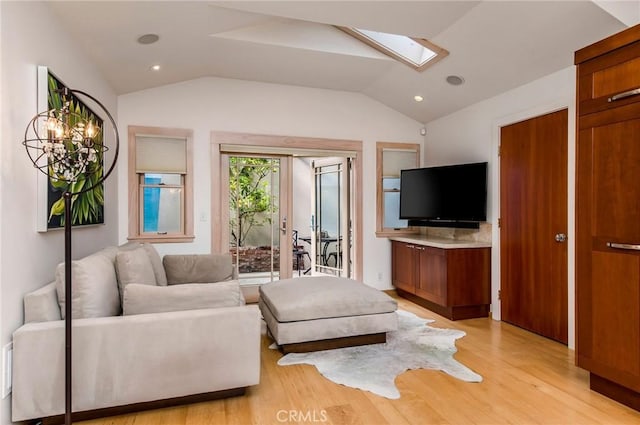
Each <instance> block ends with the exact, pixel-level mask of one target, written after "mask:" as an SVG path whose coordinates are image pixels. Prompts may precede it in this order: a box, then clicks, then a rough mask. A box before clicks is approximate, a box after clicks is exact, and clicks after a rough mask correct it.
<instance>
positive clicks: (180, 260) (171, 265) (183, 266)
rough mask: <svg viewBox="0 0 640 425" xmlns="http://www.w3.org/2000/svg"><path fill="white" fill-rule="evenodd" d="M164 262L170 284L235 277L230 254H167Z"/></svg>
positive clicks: (220, 280) (218, 280) (208, 281)
mask: <svg viewBox="0 0 640 425" xmlns="http://www.w3.org/2000/svg"><path fill="white" fill-rule="evenodd" d="M162 264H164V269H165V272H166V273H167V282H168V284H169V285H176V284H182V283H211V282H222V281H225V280H231V279H233V263H232V261H231V255H230V254H192V255H165V256H164V258H163V259H162Z"/></svg>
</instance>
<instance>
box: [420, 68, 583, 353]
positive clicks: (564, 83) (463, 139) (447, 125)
mask: <svg viewBox="0 0 640 425" xmlns="http://www.w3.org/2000/svg"><path fill="white" fill-rule="evenodd" d="M575 85H576V82H575V68H574V67H569V68H566V69H564V70H562V71H559V72H556V73H554V74H551V75H548V76H546V77H543V78H540V79H539V80H536V81H533V82H531V83H529V84H526V85H524V86H521V87H518V88H516V89H514V90H511V91H508V92H505V93H503V94H501V95H498V96H496V97H493V98H491V99H487V100H485V101H482V102H479V103H476V104H475V105H472V106H469V107H467V108H465V109H462V110H460V111H458V112H455V113H453V114H451V115H448V116H446V117H443V118H440V119H438V120H436V121H432V122H431V123H429V124H428V125H427V142H426V146H425V163H426V164H427V165H440V164H449V163H457V162H467V161H488V162H489V183H488V184H489V199H488V211H487V220H488V221H490V222H491V223H492V224H493V226H492V255H491V281H492V284H491V288H492V289H491V293H492V295H491V302H492V305H491V306H492V315H493V318H494V319H496V320H499V319H500V302H499V301H498V290H499V289H500V258H499V252H500V238H499V230H498V226H497V224H496V222H497V215H498V213H499V199H498V195H499V186H498V184H499V179H498V176H499V174H498V171H499V157H498V145H499V136H500V127H501V126H505V125H508V124H511V123H514V122H518V121H522V120H525V119H528V118H531V117H534V116H537V115H542V114H545V113H548V112H552V111H556V110H559V109H562V108H568V109H569V124H568V129H567V131H568V134H569V138H568V143H569V146H568V153H569V158H568V162H569V163H568V176H567V179H568V188H569V191H568V200H567V202H568V226H569V228H568V229H567V235H568V236H569V241H572V240H574V235H575V232H574V227H575V220H574V213H575V203H574V198H575V195H574V194H575V189H574V188H575V176H574V174H575V114H576V112H575ZM568 250H569V252H568V282H569V305H568V307H569V347H571V348H573V347H574V344H575V335H574V323H575V317H574V316H575V312H574V288H575V281H574V280H575V278H574V267H575V253H574V248H573V243H571V242H569V245H568Z"/></svg>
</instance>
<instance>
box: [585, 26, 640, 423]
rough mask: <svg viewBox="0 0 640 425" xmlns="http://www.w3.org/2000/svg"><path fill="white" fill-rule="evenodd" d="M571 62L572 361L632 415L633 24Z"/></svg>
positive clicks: (637, 287)
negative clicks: (573, 169)
mask: <svg viewBox="0 0 640 425" xmlns="http://www.w3.org/2000/svg"><path fill="white" fill-rule="evenodd" d="M575 63H576V65H577V66H578V68H577V114H578V116H577V151H576V231H577V234H576V361H577V364H578V366H580V367H582V368H585V369H587V370H589V372H590V386H591V388H592V389H593V390H595V391H598V392H600V393H603V394H605V395H607V396H609V397H611V398H614V399H616V400H617V401H620V402H622V403H624V404H627V405H629V406H631V407H633V408H635V409H637V410H640V27H638V26H637V27H632V28H629V29H628V30H625V31H623V32H622V33H620V34H617V35H614V36H612V37H609V38H607V39H605V40H602V41H601V42H598V43H595V44H593V45H591V46H588V47H585V48H584V49H582V50H579V51H577V52H576V54H575Z"/></svg>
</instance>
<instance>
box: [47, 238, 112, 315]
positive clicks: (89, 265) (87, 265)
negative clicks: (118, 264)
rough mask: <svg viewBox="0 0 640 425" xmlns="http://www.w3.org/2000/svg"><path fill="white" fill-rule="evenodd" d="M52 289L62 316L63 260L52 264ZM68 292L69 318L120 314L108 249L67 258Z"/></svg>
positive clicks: (63, 295)
mask: <svg viewBox="0 0 640 425" xmlns="http://www.w3.org/2000/svg"><path fill="white" fill-rule="evenodd" d="M56 292H57V295H58V304H60V313H61V316H62V318H63V319H64V318H65V302H66V299H65V270H64V263H60V264H59V265H58V267H57V268H56ZM71 295H72V296H71V308H72V314H71V317H72V318H73V319H82V318H85V317H105V316H118V315H120V296H119V294H118V283H117V279H116V272H115V269H114V267H113V261H112V259H111V256H110V253H106V252H103V251H100V252H97V253H95V254H92V255H89V256H87V257H84V258H82V259H80V260H75V261H72V262H71Z"/></svg>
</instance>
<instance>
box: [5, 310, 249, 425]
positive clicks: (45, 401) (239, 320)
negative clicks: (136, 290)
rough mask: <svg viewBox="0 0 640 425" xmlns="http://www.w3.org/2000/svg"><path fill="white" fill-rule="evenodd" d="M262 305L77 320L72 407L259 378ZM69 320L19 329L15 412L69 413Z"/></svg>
mask: <svg viewBox="0 0 640 425" xmlns="http://www.w3.org/2000/svg"><path fill="white" fill-rule="evenodd" d="M260 325H261V321H260V313H259V310H258V308H257V307H256V306H253V305H251V306H239V307H224V308H217V309H204V310H190V311H177V312H168V313H155V314H141V315H134V316H125V317H123V316H119V317H101V318H87V319H77V320H74V321H73V410H74V411H85V410H93V409H99V408H105V407H113V406H121V405H127V404H132V403H140V402H146V401H153V400H162V399H167V398H174V397H182V396H185V395H192V394H200V393H208V392H213V391H220V390H224V389H232V388H240V387H246V386H250V385H256V384H258V383H259V379H260ZM64 357H65V356H64V321H62V320H59V321H54V322H42V323H28V324H25V325H23V326H22V327H20V328H19V329H18V330H16V332H15V333H14V335H13V397H12V403H13V408H12V418H13V421H20V420H26V419H32V418H41V417H47V416H52V415H59V414H62V413H64Z"/></svg>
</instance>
